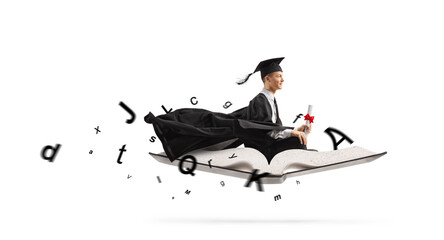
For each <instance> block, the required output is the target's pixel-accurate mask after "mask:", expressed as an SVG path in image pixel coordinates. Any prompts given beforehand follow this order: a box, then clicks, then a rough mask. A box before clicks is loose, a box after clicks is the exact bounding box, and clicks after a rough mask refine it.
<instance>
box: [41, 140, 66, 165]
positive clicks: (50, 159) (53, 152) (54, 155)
mask: <svg viewBox="0 0 444 240" xmlns="http://www.w3.org/2000/svg"><path fill="white" fill-rule="evenodd" d="M61 146H62V145H60V144H58V143H57V144H56V146H55V147H53V146H50V145H48V146H46V147H44V148H43V149H42V152H41V155H42V158H43V159H45V160H48V161H50V162H53V161H54V158H55V157H56V155H57V152H58V151H59V148H60V147H61ZM49 149H51V150H52V154H51V156H46V155H47V154H46V151H48V150H49Z"/></svg>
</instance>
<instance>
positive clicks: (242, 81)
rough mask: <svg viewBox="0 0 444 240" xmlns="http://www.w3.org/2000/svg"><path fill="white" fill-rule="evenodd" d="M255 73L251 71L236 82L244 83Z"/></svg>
mask: <svg viewBox="0 0 444 240" xmlns="http://www.w3.org/2000/svg"><path fill="white" fill-rule="evenodd" d="M251 75H253V73H249V74H247V75H246V76H245V77H243V78H239V80H238V81H237V82H236V83H237V84H238V85H241V84H244V83H245V82H247V81H248V78H250V76H251Z"/></svg>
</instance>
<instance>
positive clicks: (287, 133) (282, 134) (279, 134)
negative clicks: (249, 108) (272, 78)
mask: <svg viewBox="0 0 444 240" xmlns="http://www.w3.org/2000/svg"><path fill="white" fill-rule="evenodd" d="M260 93H262V94H264V95H265V97H266V98H267V100H268V103H269V104H270V107H271V112H272V113H273V115H272V116H271V121H272V122H273V123H276V120H277V114H276V107H275V106H274V94H273V93H271V92H270V91H268V90H267V89H265V88H263V89H262V91H261V92H260ZM268 135H269V136H270V137H272V138H274V139H278V138H289V137H291V129H284V130H280V131H279V130H272V131H270V132H268Z"/></svg>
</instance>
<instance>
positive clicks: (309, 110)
mask: <svg viewBox="0 0 444 240" xmlns="http://www.w3.org/2000/svg"><path fill="white" fill-rule="evenodd" d="M312 110H313V106H312V105H308V110H307V114H308V115H309V116H311V112H312ZM305 124H307V125H310V120H305ZM304 133H305V135H307V128H305V129H304Z"/></svg>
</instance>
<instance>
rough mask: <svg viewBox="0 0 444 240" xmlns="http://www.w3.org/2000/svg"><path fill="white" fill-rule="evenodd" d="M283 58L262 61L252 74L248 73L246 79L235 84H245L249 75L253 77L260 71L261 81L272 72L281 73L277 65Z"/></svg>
mask: <svg viewBox="0 0 444 240" xmlns="http://www.w3.org/2000/svg"><path fill="white" fill-rule="evenodd" d="M283 59H284V58H283V57H281V58H272V59H268V60H264V61H262V62H260V63H259V64H258V65H257V67H256V69H255V70H254V72H252V73H249V74H248V75H247V76H246V77H244V78H242V79H240V80H239V81H237V82H236V83H237V84H239V85H240V84H244V83H245V82H247V81H248V78H250V76H251V75H253V74H254V73H255V72H257V71H261V78H262V79H263V78H264V77H265V76H267V75H268V74H269V73H272V72H277V71H281V72H282V68H281V66H279V63H281V61H282V60H283Z"/></svg>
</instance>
